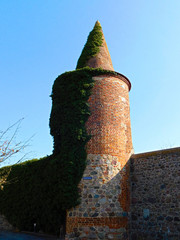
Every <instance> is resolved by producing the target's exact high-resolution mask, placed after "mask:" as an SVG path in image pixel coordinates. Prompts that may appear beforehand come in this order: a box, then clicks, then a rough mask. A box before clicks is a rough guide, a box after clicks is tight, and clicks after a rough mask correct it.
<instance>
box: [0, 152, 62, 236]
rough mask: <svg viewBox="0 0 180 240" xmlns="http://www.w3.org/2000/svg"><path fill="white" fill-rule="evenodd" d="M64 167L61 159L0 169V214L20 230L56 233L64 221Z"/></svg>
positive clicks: (47, 159)
mask: <svg viewBox="0 0 180 240" xmlns="http://www.w3.org/2000/svg"><path fill="white" fill-rule="evenodd" d="M61 173H62V167H61V166H60V161H59V159H58V156H57V157H56V158H55V157H54V156H53V157H52V156H49V157H46V158H43V159H40V160H32V161H27V162H24V163H21V164H18V165H14V166H11V167H4V168H1V169H0V178H1V179H3V180H4V183H2V185H1V190H0V213H1V214H4V215H5V216H6V218H7V219H8V221H9V222H10V223H11V224H13V226H15V227H17V228H18V229H20V230H27V231H33V224H34V223H37V230H40V229H41V230H43V231H44V232H48V233H56V232H57V231H58V229H59V226H60V225H61V224H62V223H63V221H64V215H65V211H64V210H62V205H61V202H60V201H59V200H60V199H61V195H62V185H61V183H62V179H61V177H60V176H61Z"/></svg>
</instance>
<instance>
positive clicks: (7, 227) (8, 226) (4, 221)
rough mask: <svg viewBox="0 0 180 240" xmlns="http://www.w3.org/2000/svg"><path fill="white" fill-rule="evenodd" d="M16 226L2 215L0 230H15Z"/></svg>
mask: <svg viewBox="0 0 180 240" xmlns="http://www.w3.org/2000/svg"><path fill="white" fill-rule="evenodd" d="M13 230H14V227H13V226H12V225H11V224H10V223H9V222H8V221H7V219H6V217H5V216H4V215H0V231H13Z"/></svg>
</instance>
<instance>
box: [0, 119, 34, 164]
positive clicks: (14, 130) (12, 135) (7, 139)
mask: <svg viewBox="0 0 180 240" xmlns="http://www.w3.org/2000/svg"><path fill="white" fill-rule="evenodd" d="M23 120H24V118H21V119H19V120H18V121H17V122H16V123H14V124H13V125H11V126H10V127H8V128H7V129H6V130H4V131H0V163H2V162H5V161H7V160H9V159H10V158H12V157H13V156H14V155H17V154H20V153H21V154H22V153H23V151H24V149H25V148H27V147H28V146H29V142H30V140H31V139H32V137H33V136H32V137H30V138H29V139H28V140H26V141H25V142H21V141H18V142H16V138H17V135H18V132H19V129H20V125H21V123H22V121H23ZM26 155H27V153H26V154H23V156H21V157H20V158H19V159H18V161H17V162H18V163H19V162H21V161H22V160H23V159H24V157H25V156H26Z"/></svg>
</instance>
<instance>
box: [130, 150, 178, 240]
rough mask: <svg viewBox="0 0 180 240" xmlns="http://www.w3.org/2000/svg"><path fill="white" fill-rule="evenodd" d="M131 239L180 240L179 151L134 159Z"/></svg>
mask: <svg viewBox="0 0 180 240" xmlns="http://www.w3.org/2000/svg"><path fill="white" fill-rule="evenodd" d="M131 237H132V238H131V239H132V240H139V239H141V240H142V239H145V240H148V239H151V240H153V239H173V240H175V239H177V240H179V239H180V148H174V149H167V150H162V151H156V152H150V153H143V154H136V155H133V156H132V158H131Z"/></svg>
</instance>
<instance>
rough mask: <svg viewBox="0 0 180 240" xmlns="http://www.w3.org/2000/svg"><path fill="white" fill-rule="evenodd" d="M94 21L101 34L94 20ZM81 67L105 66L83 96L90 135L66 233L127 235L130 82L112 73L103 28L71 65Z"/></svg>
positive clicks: (95, 236) (73, 235)
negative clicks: (91, 49)
mask: <svg viewBox="0 0 180 240" xmlns="http://www.w3.org/2000/svg"><path fill="white" fill-rule="evenodd" d="M97 26H98V27H99V29H100V31H101V33H102V29H101V25H100V23H99V22H96V24H95V27H97ZM95 37H96V36H95ZM90 41H92V38H91V33H90V35H89V37H88V40H87V43H86V45H85V47H84V49H85V48H86V46H87V45H89V46H91V42H90ZM83 51H84V50H83ZM83 51H82V54H83ZM84 66H89V67H91V68H102V69H105V70H110V71H109V72H106V73H104V74H102V75H100V76H97V77H93V79H94V80H95V84H94V88H93V90H92V94H91V97H90V98H89V105H90V110H91V116H90V117H89V119H88V122H87V124H86V127H87V131H88V133H89V134H91V136H92V137H91V140H90V141H89V142H88V144H87V153H88V156H87V167H86V170H85V172H84V175H83V178H82V180H81V182H80V184H79V189H80V192H81V197H82V198H81V204H80V205H79V206H77V207H76V208H73V209H71V210H69V211H68V212H67V219H66V233H67V235H66V236H67V239H76V237H79V239H84V240H85V239H127V238H128V218H129V205H130V197H129V194H130V191H129V164H128V160H129V158H130V155H131V152H132V139H131V125H130V111H129V90H130V88H131V84H130V81H129V80H128V78H127V77H125V76H124V75H122V74H120V73H117V72H114V69H113V65H112V61H111V57H110V54H109V51H108V48H107V45H106V42H105V38H104V35H103V33H102V41H101V44H100V46H99V49H98V51H97V53H95V54H94V55H93V56H91V57H89V58H88V59H86V60H85V64H84V65H83V66H79V67H78V66H77V68H80V67H84Z"/></svg>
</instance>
